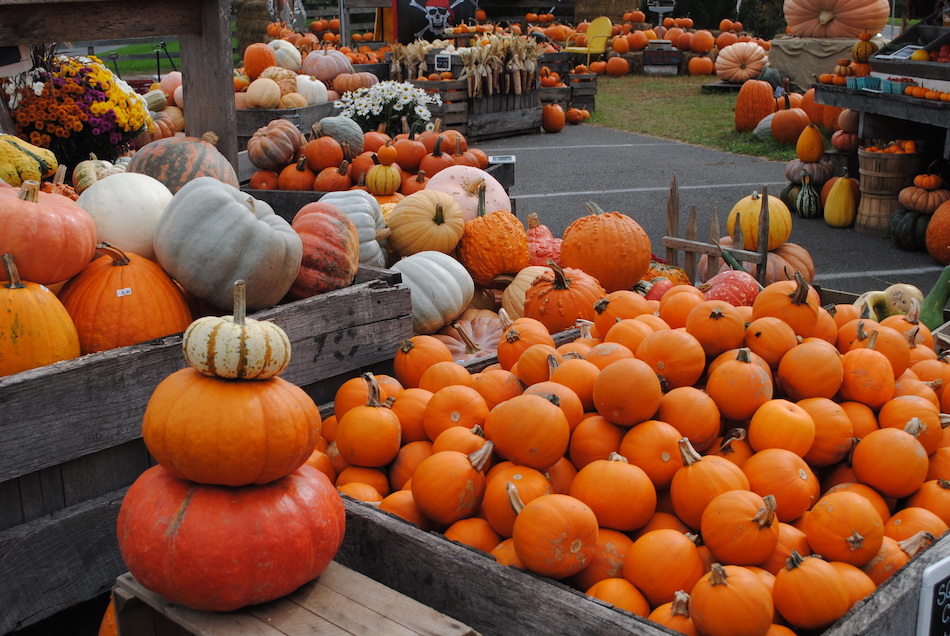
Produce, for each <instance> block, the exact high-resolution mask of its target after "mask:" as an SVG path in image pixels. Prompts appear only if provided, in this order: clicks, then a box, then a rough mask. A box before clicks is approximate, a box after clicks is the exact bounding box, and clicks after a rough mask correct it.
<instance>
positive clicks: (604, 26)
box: [561, 16, 613, 65]
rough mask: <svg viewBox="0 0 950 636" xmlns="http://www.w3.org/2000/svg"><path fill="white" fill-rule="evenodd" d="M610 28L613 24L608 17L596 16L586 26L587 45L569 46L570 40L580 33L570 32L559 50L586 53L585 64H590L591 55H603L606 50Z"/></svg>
mask: <svg viewBox="0 0 950 636" xmlns="http://www.w3.org/2000/svg"><path fill="white" fill-rule="evenodd" d="M612 29H613V25H612V24H611V23H610V18H608V17H607V16H601V17H599V18H596V19H595V20H593V21H592V22H591V23H590V24H589V25H588V26H587V33H586V35H587V46H570V44H571V40H572V39H574V38H576V37H577V36H578V35H581V34H580V33H572V34H571V35H570V36H568V38H567V41H566V42H564V48H563V49H561V50H562V51H564V52H565V53H583V54H586V55H587V64H588V65H590V56H591V55H603V54H604V53H606V52H607V44H608V43H610V36H611V30H612Z"/></svg>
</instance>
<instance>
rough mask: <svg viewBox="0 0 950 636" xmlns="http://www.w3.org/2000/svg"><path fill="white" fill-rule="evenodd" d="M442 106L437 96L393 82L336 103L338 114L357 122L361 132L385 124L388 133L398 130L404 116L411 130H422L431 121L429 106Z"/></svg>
mask: <svg viewBox="0 0 950 636" xmlns="http://www.w3.org/2000/svg"><path fill="white" fill-rule="evenodd" d="M441 104H442V98H441V97H439V94H438V93H428V92H426V91H424V90H423V89H421V88H416V87H415V86H413V85H412V84H410V83H408V82H393V81H385V82H379V83H377V84H374V85H373V86H370V87H369V88H360V89H357V90H355V91H349V92H346V93H343V95H342V96H341V97H340V99H338V100H336V102H335V106H336V108H339V109H340V114H341V115H344V116H346V117H349V118H350V119H352V120H353V121H355V122H356V123H358V124H359V125H360V128H362V129H363V131H364V132H367V131H370V130H377V129H378V128H379V126H380V124H386V130H387V131H390V134H394V132H393V131H396V130H398V129H399V127H400V126H401V123H400V122H401V120H402V118H403V117H405V118H406V120H407V121H408V124H409V127H410V128H411V129H414V130H416V131H420V130H422V129H424V128H425V127H426V125H427V124H428V123H429V120H430V119H431V118H432V114H431V113H430V112H429V106H430V105H432V106H440V105H441Z"/></svg>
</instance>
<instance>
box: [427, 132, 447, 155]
mask: <svg viewBox="0 0 950 636" xmlns="http://www.w3.org/2000/svg"><path fill="white" fill-rule="evenodd" d="M442 139H444V138H443V137H441V136H440V137H436V138H435V145H434V146H433V147H432V152H431V153H430V154H431V155H432V156H433V157H441V156H442Z"/></svg>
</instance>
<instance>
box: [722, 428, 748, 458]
mask: <svg viewBox="0 0 950 636" xmlns="http://www.w3.org/2000/svg"><path fill="white" fill-rule="evenodd" d="M745 438H746V430H745V429H744V428H731V429H729V430H728V431H726V434H725V435H723V436H722V444H720V445H719V449H718V450H717V451H716V454H717V455H727V454H729V453H734V452H736V449H734V448H733V447H732V444H733V443H734V442H741V441H742V440H744V439H745Z"/></svg>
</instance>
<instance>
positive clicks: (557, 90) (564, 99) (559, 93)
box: [538, 86, 571, 107]
mask: <svg viewBox="0 0 950 636" xmlns="http://www.w3.org/2000/svg"><path fill="white" fill-rule="evenodd" d="M538 96H539V97H540V99H541V104H542V105H544V104H550V103H551V102H557V103H559V104H560V105H561V106H565V107H566V106H567V105H568V104H570V103H571V87H570V86H547V87H541V90H540V91H538Z"/></svg>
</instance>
